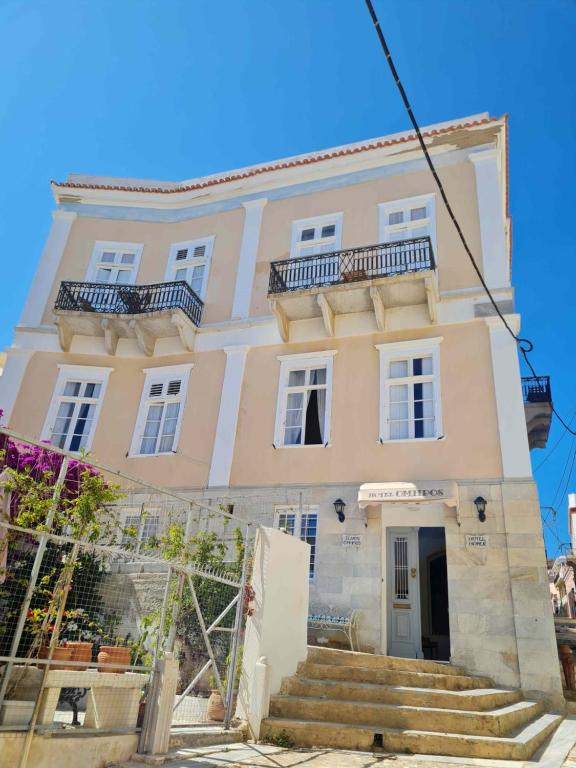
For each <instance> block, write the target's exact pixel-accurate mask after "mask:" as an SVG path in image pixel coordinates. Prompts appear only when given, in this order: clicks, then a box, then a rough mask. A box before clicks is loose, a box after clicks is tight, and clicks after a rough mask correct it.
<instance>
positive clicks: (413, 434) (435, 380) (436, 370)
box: [376, 338, 442, 441]
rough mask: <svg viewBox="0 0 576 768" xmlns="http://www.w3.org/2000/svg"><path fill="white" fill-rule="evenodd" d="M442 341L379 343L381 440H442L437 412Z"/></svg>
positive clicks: (438, 412)
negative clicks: (440, 438)
mask: <svg viewBox="0 0 576 768" xmlns="http://www.w3.org/2000/svg"><path fill="white" fill-rule="evenodd" d="M441 341H442V339H441V338H435V339H421V340H419V341H409V342H403V343H398V344H379V345H377V347H376V349H378V350H379V351H380V384H381V392H380V397H381V405H380V439H381V440H385V441H392V440H423V439H437V438H439V437H442V424H441V409H440V367H439V366H440V354H439V353H440V342H441Z"/></svg>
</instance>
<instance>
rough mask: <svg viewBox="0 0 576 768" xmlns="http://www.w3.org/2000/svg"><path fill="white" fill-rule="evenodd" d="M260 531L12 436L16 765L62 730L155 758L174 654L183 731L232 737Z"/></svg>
mask: <svg viewBox="0 0 576 768" xmlns="http://www.w3.org/2000/svg"><path fill="white" fill-rule="evenodd" d="M250 531H251V526H250V524H249V523H248V522H246V521H244V520H240V519H238V518H234V517H233V516H232V515H231V514H230V513H229V512H228V511H227V510H226V509H223V508H220V507H211V506H207V505H205V504H202V503H200V502H198V501H195V500H192V499H190V498H187V497H186V496H184V495H183V494H175V493H172V492H171V491H169V490H167V489H163V488H159V487H156V486H153V485H151V484H149V483H146V482H144V481H142V480H139V479H138V478H135V477H131V476H128V475H126V474H123V473H120V472H118V471H116V470H115V469H114V468H110V467H107V466H105V465H103V464H100V463H98V462H92V461H88V460H85V459H84V458H82V459H79V458H78V456H76V455H73V454H69V453H67V452H65V451H60V450H58V449H55V448H53V447H52V446H47V445H46V444H44V443H39V442H38V441H34V440H30V439H27V438H25V437H23V436H21V435H18V434H16V433H14V432H11V431H9V430H6V429H0V675H1V679H0V737H1V736H2V733H3V732H6V731H8V732H20V733H22V734H25V735H24V736H23V737H22V738H23V741H22V749H21V751H20V754H19V755H18V757H17V759H16V758H15V759H14V760H13V764H14V765H15V766H16V765H18V766H20V768H24V766H26V765H27V762H28V756H29V754H30V748H31V744H32V741H33V739H34V737H35V736H36V735H39V734H50V733H55V732H57V733H58V734H59V735H61V736H67V735H74V734H78V732H81V733H82V735H86V736H88V735H91V734H94V735H96V734H98V735H101V734H102V733H113V734H119V735H134V734H139V736H138V738H139V750H140V751H143V752H145V751H147V749H148V743H149V736H150V733H149V730H150V712H151V708H150V707H149V706H148V705H147V704H148V702H149V701H151V699H152V696H151V692H153V691H154V689H155V686H158V685H159V680H160V677H159V670H160V667H161V664H162V660H163V658H164V657H165V656H166V654H167V653H168V652H174V653H175V654H176V655H177V657H178V659H179V661H180V675H179V681H178V692H177V696H176V698H175V700H174V715H173V721H172V725H175V726H180V727H181V726H183V725H185V726H191V725H195V724H198V723H202V722H207V721H208V720H209V719H210V717H211V714H212V715H214V714H215V717H216V719H215V722H221V723H222V725H223V727H224V728H229V727H230V723H231V721H232V719H233V716H234V712H233V704H234V689H235V684H236V682H237V678H238V670H239V661H240V656H241V638H242V623H243V622H242V620H243V606H244V604H245V595H246V590H247V587H246V584H247V579H248V576H249V562H250V549H251V543H252V542H251V534H250ZM211 691H212V693H211ZM209 699H212V700H214V699H215V700H216V704H215V705H214V701H212V704H213V705H214V706H213V707H212V710H213V711H212V713H211V712H210V711H209V709H208V702H209ZM216 710H218V711H216ZM167 727H170V723H168V726H167Z"/></svg>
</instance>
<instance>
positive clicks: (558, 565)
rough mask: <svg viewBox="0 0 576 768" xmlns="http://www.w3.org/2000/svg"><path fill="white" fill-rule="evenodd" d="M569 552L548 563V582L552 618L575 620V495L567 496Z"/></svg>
mask: <svg viewBox="0 0 576 768" xmlns="http://www.w3.org/2000/svg"><path fill="white" fill-rule="evenodd" d="M568 530H569V532H570V544H571V551H570V552H568V553H567V554H563V555H560V556H559V557H557V558H556V559H555V560H549V561H548V581H549V584H550V598H551V600H552V612H553V614H554V616H558V617H564V618H568V619H576V577H575V573H574V569H575V567H576V554H575V553H576V493H569V494H568Z"/></svg>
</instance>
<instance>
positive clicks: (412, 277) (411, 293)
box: [268, 269, 438, 341]
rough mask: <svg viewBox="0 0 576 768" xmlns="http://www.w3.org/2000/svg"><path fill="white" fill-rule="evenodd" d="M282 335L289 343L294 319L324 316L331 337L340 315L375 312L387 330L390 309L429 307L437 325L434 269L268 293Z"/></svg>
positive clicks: (431, 320) (431, 316) (378, 323)
mask: <svg viewBox="0 0 576 768" xmlns="http://www.w3.org/2000/svg"><path fill="white" fill-rule="evenodd" d="M268 298H269V299H270V303H271V306H272V310H273V311H274V313H275V315H276V319H277V321H278V327H279V330H280V334H281V336H282V338H283V340H284V341H288V340H289V334H290V331H289V326H290V323H291V322H292V321H294V320H308V319H311V318H315V317H322V318H323V320H324V325H325V328H326V333H327V335H328V336H333V335H334V318H335V316H336V315H345V314H354V313H357V312H370V311H371V312H374V314H375V317H376V324H377V326H378V329H379V330H382V331H383V330H385V327H386V310H387V309H390V308H396V307H409V306H418V305H426V306H427V308H428V313H429V316H430V322H433V323H434V322H436V319H437V317H436V305H437V300H438V290H437V284H436V272H435V270H433V269H430V270H422V271H419V272H410V273H405V274H401V275H393V276H383V277H377V278H371V279H368V280H363V281H361V282H350V283H326V284H324V285H316V286H311V287H309V288H304V289H300V290H291V291H285V292H283V293H273V294H268Z"/></svg>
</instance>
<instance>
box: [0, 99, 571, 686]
mask: <svg viewBox="0 0 576 768" xmlns="http://www.w3.org/2000/svg"><path fill="white" fill-rule="evenodd" d="M424 136H425V138H426V141H427V143H428V146H429V148H430V152H431V154H432V156H433V157H434V161H435V163H436V165H437V167H438V169H439V172H440V175H441V177H442V179H443V183H444V185H445V188H446V191H447V193H448V196H449V198H450V200H452V201H453V206H454V209H455V212H456V215H457V216H458V219H459V221H460V223H461V225H462V227H463V229H464V231H465V233H466V237H467V240H468V242H469V244H470V246H471V249H472V251H473V253H474V254H476V255H477V258H478V261H479V263H480V264H481V269H482V272H483V275H484V278H485V280H486V282H487V284H488V286H489V287H490V289H491V290H492V292H493V294H494V296H495V298H496V300H497V301H498V303H499V306H500V308H501V310H502V311H503V312H504V313H505V314H506V317H507V320H508V322H509V323H510V325H511V326H512V327H513V328H515V329H518V328H519V317H518V315H517V314H516V312H515V308H514V292H513V288H512V285H511V276H510V264H511V251H510V248H511V246H510V243H511V237H510V222H509V216H508V177H507V142H508V133H507V123H506V120H505V119H494V118H490V117H488V116H487V115H485V114H482V115H476V116H472V117H470V118H466V119H462V120H458V121H454V122H449V123H443V124H439V125H435V126H431V127H429V128H426V129H425V130H424ZM53 193H54V197H55V201H56V204H57V207H56V210H55V211H54V213H53V223H52V228H51V231H50V233H49V236H48V239H47V242H46V246H45V249H44V251H43V253H42V257H41V260H40V264H39V267H38V271H37V274H36V277H35V280H34V283H33V285H32V287H31V290H30V294H29V297H28V300H27V303H26V306H25V308H24V311H23V313H22V317H21V319H20V323H19V325H18V327H17V328H16V330H15V335H14V341H13V344H12V346H11V347H10V348H9V349H8V350H7V352H8V355H7V361H6V366H5V370H4V375H3V376H2V379H1V380H0V382H1V383H0V407H2V408H4V411H5V417H4V423H7V424H8V425H9V426H10V427H12V428H13V429H14V430H16V431H18V432H20V433H24V434H26V435H28V436H34V437H39V438H41V439H46V440H51V441H52V442H53V443H55V444H56V445H58V446H60V447H62V448H65V449H67V450H71V451H79V450H81V449H85V450H88V451H90V452H91V453H92V454H93V455H94V456H95V457H97V458H98V459H100V460H101V461H105V462H106V463H107V464H108V465H112V466H114V467H117V468H118V469H120V470H123V471H125V472H128V473H130V474H133V475H138V476H141V477H143V478H145V479H146V480H148V481H150V482H153V483H156V484H158V485H161V486H168V487H172V488H178V489H180V490H182V491H185V492H186V493H189V494H190V495H191V496H193V497H198V498H203V499H209V500H211V501H214V500H220V501H223V502H225V503H227V504H229V505H233V506H230V509H234V514H240V515H242V516H244V517H250V516H251V517H253V518H255V519H257V520H259V521H267V522H270V523H272V524H274V525H276V526H278V527H281V528H284V529H286V530H287V531H288V532H289V533H292V534H294V535H298V536H301V537H302V538H304V539H306V540H307V541H309V542H310V544H311V545H312V556H311V562H310V590H311V592H310V594H311V606H312V609H313V610H314V611H315V612H319V613H322V612H324V613H333V614H339V615H344V614H346V615H349V614H350V613H351V612H352V611H356V612H357V618H358V638H359V642H360V645H361V648H362V649H364V650H371V651H374V652H377V653H392V654H395V655H404V656H412V657H422V656H427V657H434V658H439V659H448V658H451V659H452V660H453V661H455V662H457V663H461V664H463V665H464V666H465V667H466V668H467V669H468V670H469V671H471V672H477V673H481V674H487V675H490V676H491V677H493V678H494V679H495V680H496V681H497V682H498V683H499V684H502V685H507V686H521V687H522V688H524V689H525V690H526V691H531V692H536V693H538V694H542V693H544V694H546V695H547V696H549V697H555V696H557V695H559V693H560V677H559V670H558V663H557V656H556V646H555V639H554V628H553V622H552V617H551V615H550V610H549V599H550V598H549V591H548V578H547V571H546V560H545V553H544V545H543V537H542V529H541V523H540V515H539V506H538V497H537V491H536V486H535V484H534V481H533V479H532V474H531V466H530V454H529V440H528V434H527V428H526V420H525V413H524V405H523V398H522V388H521V380H520V372H519V365H518V359H517V353H516V348H515V342H514V341H513V339H512V338H511V337H510V336H509V335H508V333H507V331H506V330H505V328H504V327H503V325H502V323H501V321H500V320H499V319H498V317H496V316H495V315H494V311H493V308H492V306H491V305H490V302H489V300H488V298H487V296H486V294H485V293H484V292H483V290H482V288H481V285H480V282H479V280H478V277H477V275H476V274H475V273H474V271H473V269H472V267H471V265H470V263H469V261H468V260H467V258H466V256H465V253H464V251H463V249H462V246H461V244H460V241H459V239H458V236H457V234H456V231H455V230H454V227H453V225H452V224H451V222H450V220H449V218H448V215H447V213H446V210H445V208H444V206H443V204H442V202H441V200H440V198H439V195H438V192H437V189H436V188H435V186H434V182H433V179H432V177H431V175H430V173H429V171H428V170H427V168H426V165H425V161H424V159H423V157H422V154H421V151H420V150H419V147H418V143H417V141H416V139H415V137H414V135H412V134H409V133H406V134H395V135H391V136H386V137H383V138H380V139H376V140H372V141H366V142H361V143H358V144H351V145H347V146H344V147H338V148H335V149H330V150H325V151H323V152H318V153H312V154H308V155H300V156H297V157H291V158H288V159H285V160H282V161H278V162H273V163H269V164H267V165H262V166H253V167H249V168H243V169H240V170H236V171H230V172H228V173H226V174H222V175H215V176H209V177H205V178H201V179H194V180H191V181H186V182H181V183H163V182H152V181H138V180H129V179H110V178H98V177H83V176H72V177H69V179H68V180H67V181H66V182H63V183H53ZM335 502H336V504H335ZM341 502H344V505H343V504H342V503H341ZM158 524H160V525H161V521H159V522H158ZM289 579H290V574H289V573H287V574H286V581H287V588H289Z"/></svg>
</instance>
